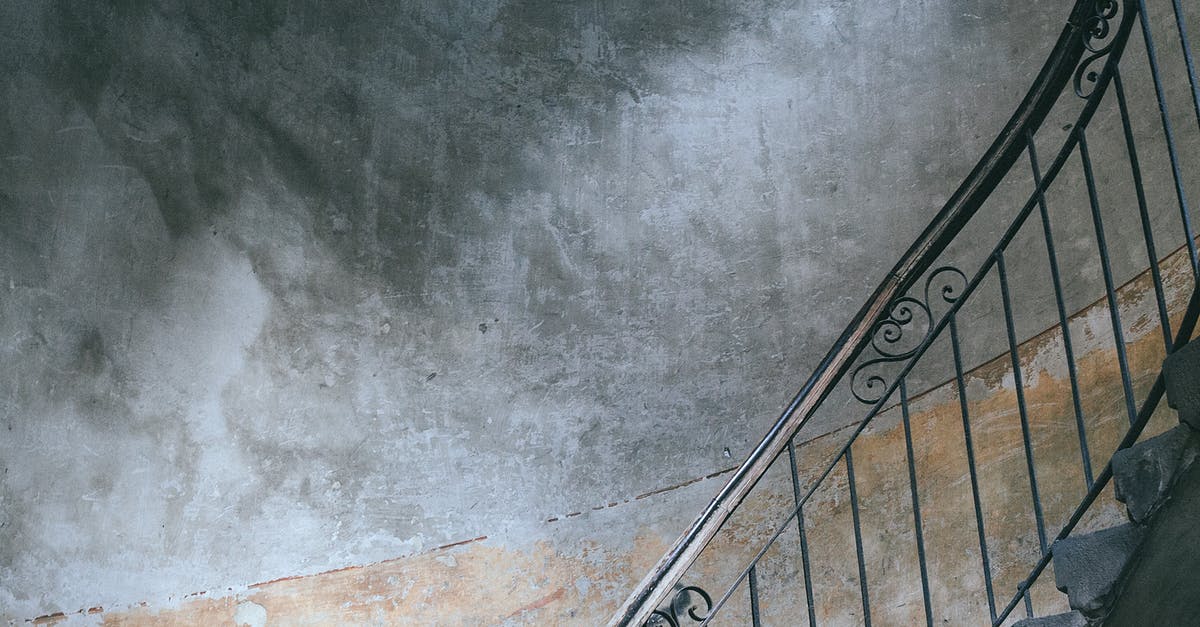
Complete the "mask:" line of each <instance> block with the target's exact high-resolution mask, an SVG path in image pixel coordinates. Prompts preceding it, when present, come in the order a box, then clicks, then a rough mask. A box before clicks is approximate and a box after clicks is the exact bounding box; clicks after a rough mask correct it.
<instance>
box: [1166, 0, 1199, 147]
mask: <svg viewBox="0 0 1200 627" xmlns="http://www.w3.org/2000/svg"><path fill="white" fill-rule="evenodd" d="M1172 4H1173V5H1174V8H1175V26H1176V27H1177V28H1178V29H1179V47H1180V48H1182V49H1183V62H1184V63H1185V64H1186V65H1187V74H1188V83H1189V84H1191V86H1192V108H1193V109H1195V111H1196V124H1198V125H1200V87H1198V86H1197V85H1196V64H1195V63H1193V62H1192V44H1190V43H1188V35H1187V27H1186V26H1185V25H1184V23H1183V6H1181V5H1180V4H1179V0H1174V1H1173V2H1172Z"/></svg>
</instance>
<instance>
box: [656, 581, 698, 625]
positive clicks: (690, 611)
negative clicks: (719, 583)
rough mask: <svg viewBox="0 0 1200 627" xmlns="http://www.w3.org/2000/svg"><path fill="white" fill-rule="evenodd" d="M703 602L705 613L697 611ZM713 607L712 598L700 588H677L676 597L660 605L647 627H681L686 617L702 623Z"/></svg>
mask: <svg viewBox="0 0 1200 627" xmlns="http://www.w3.org/2000/svg"><path fill="white" fill-rule="evenodd" d="M701 602H703V604H704V610H703V612H699V611H697V610H699V609H700V603H701ZM712 606H713V602H712V597H710V596H708V593H707V592H705V591H704V590H702V589H701V588H700V587H699V586H683V587H679V586H676V591H675V596H674V597H671V600H670V602H668V603H664V604H663V605H660V606H659V607H658V609H656V610H654V612H652V613H651V614H650V619H649V620H647V621H646V623H645V627H666V626H669V627H680V625H682V622H680V621H681V620H683V618H684V617H687V618H689V619H691V620H692V621H693V622H697V623H702V622H704V620H705V619H707V618H708V613H709V612H711V611H712Z"/></svg>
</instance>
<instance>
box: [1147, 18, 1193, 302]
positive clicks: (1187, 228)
mask: <svg viewBox="0 0 1200 627" xmlns="http://www.w3.org/2000/svg"><path fill="white" fill-rule="evenodd" d="M1138 14H1139V16H1140V17H1141V19H1140V20H1139V21H1140V22H1141V24H1142V39H1143V40H1145V42H1146V57H1147V59H1149V61H1150V76H1151V77H1152V78H1153V79H1154V94H1155V96H1156V97H1157V98H1158V114H1159V117H1160V118H1161V119H1162V127H1163V136H1164V137H1165V138H1166V140H1167V155H1168V156H1169V157H1170V158H1171V176H1173V177H1174V179H1175V197H1176V199H1177V200H1178V201H1179V218H1180V220H1181V221H1182V222H1183V231H1184V235H1185V237H1186V238H1187V248H1188V257H1189V258H1191V261H1192V275H1193V276H1194V277H1196V279H1197V281H1198V282H1200V259H1197V256H1196V236H1195V232H1194V231H1193V230H1192V218H1191V211H1190V210H1189V209H1188V203H1187V194H1186V193H1184V191H1183V174H1182V173H1181V172H1180V170H1179V153H1178V151H1177V150H1176V149H1175V132H1174V131H1173V130H1171V116H1170V114H1169V113H1168V112H1167V97H1166V90H1165V89H1164V88H1163V82H1162V74H1161V72H1159V69H1158V53H1157V52H1155V49H1154V35H1152V34H1151V33H1150V19H1149V16H1150V14H1149V13H1148V12H1147V11H1146V0H1138Z"/></svg>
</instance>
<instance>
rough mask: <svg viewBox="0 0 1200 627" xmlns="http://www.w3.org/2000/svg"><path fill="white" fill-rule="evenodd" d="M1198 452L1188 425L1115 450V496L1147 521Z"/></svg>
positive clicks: (1131, 514) (1139, 519)
mask: <svg viewBox="0 0 1200 627" xmlns="http://www.w3.org/2000/svg"><path fill="white" fill-rule="evenodd" d="M1168 371H1170V368H1168ZM1198 453H1200V440H1198V438H1197V437H1196V434H1195V431H1193V430H1192V428H1191V427H1189V426H1187V425H1178V426H1176V427H1175V428H1173V429H1171V430H1170V431H1167V432H1166V433H1163V434H1161V435H1157V436H1155V437H1153V438H1150V439H1148V440H1145V441H1144V442H1139V443H1138V444H1135V445H1133V446H1131V447H1129V448H1127V449H1123V450H1120V451H1117V452H1116V453H1113V456H1112V474H1113V495H1114V497H1116V499H1117V500H1118V501H1121V502H1122V503H1124V504H1125V508H1126V511H1127V512H1128V514H1129V520H1131V521H1133V522H1135V523H1143V522H1145V521H1146V520H1147V519H1148V518H1149V517H1150V516H1152V515H1153V514H1154V512H1155V511H1157V510H1158V508H1159V507H1160V506H1161V505H1162V504H1163V502H1164V501H1165V499H1166V496H1167V494H1168V493H1169V492H1170V490H1171V486H1172V485H1174V484H1175V481H1176V479H1177V478H1178V477H1179V476H1180V475H1182V474H1183V473H1184V472H1185V471H1186V470H1187V469H1188V468H1189V467H1190V466H1191V465H1192V464H1193V463H1194V462H1195V461H1196V457H1197V454H1198Z"/></svg>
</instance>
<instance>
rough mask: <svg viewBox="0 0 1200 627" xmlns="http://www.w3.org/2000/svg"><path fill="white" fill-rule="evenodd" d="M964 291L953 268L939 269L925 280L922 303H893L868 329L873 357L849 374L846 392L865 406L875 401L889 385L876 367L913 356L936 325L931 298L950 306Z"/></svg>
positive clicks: (962, 278) (960, 274) (909, 300)
mask: <svg viewBox="0 0 1200 627" xmlns="http://www.w3.org/2000/svg"><path fill="white" fill-rule="evenodd" d="M934 287H937V290H938V293H937V294H931V293H930V290H931V289H933V288H934ZM966 288H967V275H966V274H963V272H962V271H961V270H959V269H958V268H955V267H953V266H941V267H939V268H937V269H935V270H934V271H933V272H930V273H929V276H928V277H927V278H926V279H925V291H924V297H925V299H924V300H921V299H919V298H914V297H912V296H900V297H898V298H896V299H895V300H893V301H892V302H891V304H889V305H888V307H887V309H886V312H887V317H885V318H883V319H881V320H880V321H879V322H877V323H875V328H874V329H872V330H871V344H870V350H872V351H874V352H875V353H876V355H877V356H876V357H872V358H868V359H866V360H865V361H863V362H862V363H861V364H859V365H858V367H856V368H855V369H854V370H853V371H852V372H851V373H850V392H851V393H852V394H854V398H856V399H858V400H859V401H860V402H862V403H866V404H867V405H873V404H875V403H877V402H879V399H881V398H883V395H884V394H885V393H886V392H887V390H888V388H889V387H891V382H890V381H889V380H888V378H887V376H886V375H885V373H883V372H880V368H879V367H880V366H882V365H883V364H889V363H895V362H901V361H905V360H907V359H909V358H911V357H912V356H913V355H915V354H916V353H917V351H918V350H919V349H920V347H921V345H922V344H923V343H924V342H925V340H926V339H927V338H928V337H929V334H930V333H932V332H933V329H934V328H935V327H936V326H937V324H936V323H937V319H935V318H934V313H933V309H932V306H933V304H934V303H935V302H936V299H935V298H934V297H935V296H936V297H937V298H940V299H941V301H942V302H943V303H946V304H950V305H953V304H954V303H955V302H957V301H958V299H959V298H960V297H961V296H962V294H963V292H964V291H965V290H966ZM922 327H923V328H924V330H923V331H922V332H921V335H920V336H919V337H916V338H915V339H914V338H913V337H911V334H909V333H908V332H909V331H916V330H917V329H921V328H922ZM906 335H910V337H905V336H906Z"/></svg>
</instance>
